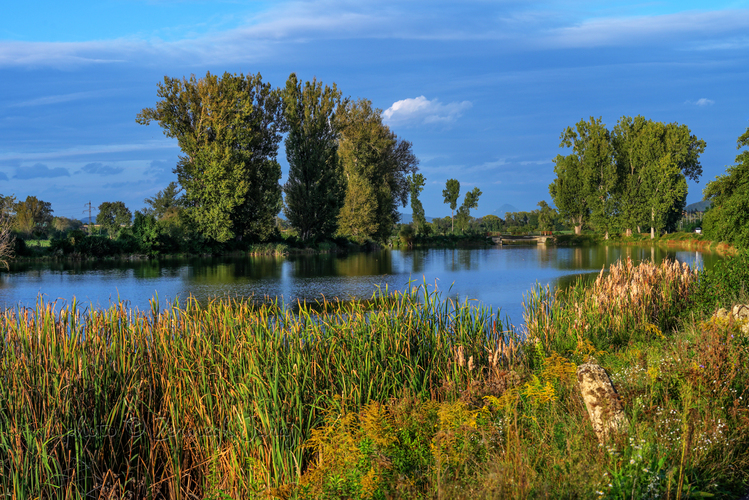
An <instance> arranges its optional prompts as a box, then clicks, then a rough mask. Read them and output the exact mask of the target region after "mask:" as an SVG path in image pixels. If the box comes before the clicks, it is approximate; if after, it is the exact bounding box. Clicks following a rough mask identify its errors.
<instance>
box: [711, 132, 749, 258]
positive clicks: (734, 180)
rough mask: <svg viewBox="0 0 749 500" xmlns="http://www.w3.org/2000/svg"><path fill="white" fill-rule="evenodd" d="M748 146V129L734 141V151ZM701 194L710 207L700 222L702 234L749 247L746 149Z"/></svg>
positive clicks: (748, 152)
mask: <svg viewBox="0 0 749 500" xmlns="http://www.w3.org/2000/svg"><path fill="white" fill-rule="evenodd" d="M742 147H749V128H747V129H746V132H744V134H742V135H741V136H740V137H739V138H738V141H737V149H741V148H742ZM703 193H704V195H705V199H706V200H710V201H711V202H712V205H711V206H710V209H709V210H708V211H707V212H706V213H705V216H704V217H703V219H702V226H703V229H704V231H705V235H706V236H707V237H708V238H710V239H712V240H715V241H725V242H727V243H730V244H732V245H734V246H736V247H740V248H749V223H747V221H749V150H745V151H742V152H741V153H740V154H739V155H738V156H736V164H735V165H732V166H730V167H728V169H727V170H726V174H725V175H719V176H717V177H716V178H715V180H714V181H711V182H708V183H707V186H705V190H704V192H703Z"/></svg>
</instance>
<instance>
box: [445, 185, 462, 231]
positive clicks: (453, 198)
mask: <svg viewBox="0 0 749 500" xmlns="http://www.w3.org/2000/svg"><path fill="white" fill-rule="evenodd" d="M459 196H460V182H458V180H457V179H447V182H446V183H445V189H443V190H442V198H443V200H444V202H445V203H447V204H449V205H450V221H451V230H452V231H455V221H454V216H455V207H457V206H458V197H459Z"/></svg>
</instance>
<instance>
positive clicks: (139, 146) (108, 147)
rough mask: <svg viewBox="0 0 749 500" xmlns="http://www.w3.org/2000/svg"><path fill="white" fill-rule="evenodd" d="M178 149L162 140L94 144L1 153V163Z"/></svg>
mask: <svg viewBox="0 0 749 500" xmlns="http://www.w3.org/2000/svg"><path fill="white" fill-rule="evenodd" d="M172 148H174V149H177V141H173V140H169V139H162V140H155V141H147V142H142V143H132V144H94V145H89V146H77V147H74V148H66V149H61V150H58V151H47V152H44V153H0V163H2V162H9V161H19V160H20V161H38V160H51V159H57V158H69V157H71V156H86V155H93V154H108V153H126V152H133V151H150V150H157V149H172Z"/></svg>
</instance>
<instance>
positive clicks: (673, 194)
mask: <svg viewBox="0 0 749 500" xmlns="http://www.w3.org/2000/svg"><path fill="white" fill-rule="evenodd" d="M613 144H614V149H615V154H616V162H617V165H618V168H619V171H620V175H622V179H623V180H622V183H621V188H620V191H619V196H620V204H619V210H620V217H621V220H622V223H623V226H624V227H625V228H627V229H628V231H627V233H628V234H629V233H631V229H632V228H633V227H639V226H640V225H649V226H650V237H651V238H655V234H656V232H660V231H662V230H663V229H665V228H667V227H672V226H673V225H674V224H675V222H676V220H678V218H679V216H680V215H681V211H682V209H683V208H684V206H685V204H686V197H687V182H686V180H687V178H689V179H691V180H693V181H697V180H698V179H699V177H700V175H702V165H701V164H700V162H699V156H700V154H702V153H703V152H704V151H705V141H704V140H702V139H698V138H697V137H696V136H694V135H692V133H691V131H690V130H689V127H687V126H686V125H680V124H678V123H669V124H665V123H661V122H654V121H652V120H646V119H645V118H643V117H642V116H636V117H635V118H634V119H632V118H630V117H627V116H624V117H622V118H621V119H620V120H619V123H618V124H617V125H616V127H615V128H614V132H613Z"/></svg>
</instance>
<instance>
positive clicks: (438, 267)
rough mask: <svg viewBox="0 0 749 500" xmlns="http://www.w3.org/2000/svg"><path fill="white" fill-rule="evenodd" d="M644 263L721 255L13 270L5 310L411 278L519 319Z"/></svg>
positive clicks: (304, 295) (399, 283) (705, 260)
mask: <svg viewBox="0 0 749 500" xmlns="http://www.w3.org/2000/svg"><path fill="white" fill-rule="evenodd" d="M627 257H630V258H631V259H632V260H634V261H636V262H639V261H642V260H654V261H655V262H660V261H661V260H662V259H664V258H667V257H668V258H675V259H677V260H679V261H682V262H687V263H689V264H690V265H696V266H700V267H706V268H709V267H711V266H712V265H713V264H714V262H716V261H717V260H719V259H720V257H719V256H718V255H716V254H711V253H705V254H702V253H699V252H694V251H671V250H667V249H663V248H650V247H636V246H625V247H615V246H611V247H608V246H600V247H576V248H555V247H549V248H547V247H545V246H537V247H536V246H529V247H510V246H507V247H503V248H498V247H492V248H481V249H428V250H425V249H417V250H408V251H398V250H393V251H380V252H372V253H357V254H350V255H335V254H324V255H296V256H289V257H285V258H284V257H279V258H275V257H232V258H192V259H173V260H161V261H139V262H101V263H91V262H49V263H21V264H18V263H14V264H13V265H12V266H11V270H10V272H8V273H5V272H3V273H0V305H1V306H3V307H13V306H15V305H19V304H20V305H27V306H33V305H34V304H35V301H36V300H37V297H38V295H39V294H43V295H44V298H45V300H55V299H58V298H59V299H60V300H64V301H70V300H71V299H72V297H73V296H76V297H77V298H78V300H79V302H81V303H91V304H93V305H94V306H107V305H109V304H110V303H111V302H113V301H116V300H117V299H118V297H120V298H123V299H126V300H128V301H129V302H130V304H131V305H133V306H135V307H138V308H140V309H141V310H147V309H149V308H150V306H149V304H148V301H149V299H151V298H152V297H154V296H155V295H156V294H158V297H159V300H161V301H163V302H166V301H167V300H174V299H175V298H178V297H179V298H184V297H187V296H189V295H192V296H194V297H196V298H197V299H198V300H201V301H208V300H210V299H211V298H214V297H227V296H230V297H254V298H255V299H256V300H261V299H262V298H263V297H283V299H284V300H286V301H287V302H295V301H296V300H315V299H319V298H321V297H323V296H325V297H326V298H328V299H333V298H336V297H338V298H341V299H349V298H368V297H371V295H372V293H373V292H374V291H376V290H377V288H378V287H380V288H385V287H388V288H389V289H399V290H402V289H403V288H404V287H405V286H406V285H407V284H408V283H409V280H414V281H416V282H417V283H423V282H426V283H429V284H430V286H431V287H432V288H434V287H436V289H437V290H439V291H440V292H442V293H444V294H449V296H450V297H451V298H454V299H458V300H464V299H469V300H477V301H479V302H480V303H481V304H483V305H486V306H491V307H493V308H494V309H495V310H496V309H497V308H500V307H501V308H502V311H503V313H504V314H509V315H510V317H511V318H512V319H514V320H515V321H520V317H521V312H522V300H523V294H524V293H527V292H528V291H529V290H530V289H531V288H532V287H533V286H534V285H535V284H536V283H538V284H541V285H547V284H549V285H551V286H567V285H569V284H571V283H573V282H574V281H575V280H576V279H577V277H578V276H583V277H584V279H594V278H595V276H596V275H597V273H598V272H600V270H601V269H602V268H604V267H608V266H609V265H611V264H612V263H614V262H616V261H617V260H618V259H620V258H627Z"/></svg>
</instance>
